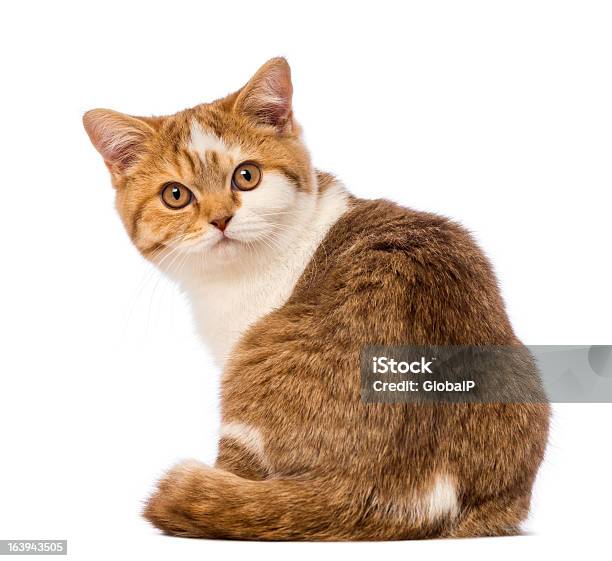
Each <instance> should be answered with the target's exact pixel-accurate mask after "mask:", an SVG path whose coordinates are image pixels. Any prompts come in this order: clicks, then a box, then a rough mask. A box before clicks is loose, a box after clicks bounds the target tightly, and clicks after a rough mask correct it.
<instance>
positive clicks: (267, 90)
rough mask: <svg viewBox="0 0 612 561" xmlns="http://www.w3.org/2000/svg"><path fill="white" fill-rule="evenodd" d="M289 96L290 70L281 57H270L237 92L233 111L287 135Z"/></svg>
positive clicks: (289, 111) (290, 113) (289, 124)
mask: <svg viewBox="0 0 612 561" xmlns="http://www.w3.org/2000/svg"><path fill="white" fill-rule="evenodd" d="M292 96H293V85H292V84H291V68H289V64H288V62H287V61H286V60H285V59H284V58H282V57H279V58H273V59H271V60H269V61H268V62H266V63H265V64H264V65H263V66H262V67H261V68H260V69H259V70H258V71H257V72H256V73H255V75H254V76H253V77H252V78H251V79H250V80H249V82H248V83H247V85H246V86H244V87H243V88H242V89H241V90H240V92H238V96H237V98H236V101H235V103H234V111H237V112H240V113H242V114H244V115H246V116H248V117H250V118H251V119H252V120H254V121H255V122H256V123H258V124H260V125H267V126H273V127H275V128H276V129H277V130H278V131H279V132H288V131H290V130H291V127H292V124H293V123H292V105H291V98H292Z"/></svg>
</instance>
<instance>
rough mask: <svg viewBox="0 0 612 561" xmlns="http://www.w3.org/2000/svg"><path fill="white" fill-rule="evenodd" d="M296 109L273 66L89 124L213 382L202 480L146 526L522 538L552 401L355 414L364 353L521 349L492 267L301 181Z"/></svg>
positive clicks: (414, 227)
mask: <svg viewBox="0 0 612 561" xmlns="http://www.w3.org/2000/svg"><path fill="white" fill-rule="evenodd" d="M291 98H292V84H291V76H290V69H289V66H288V64H287V62H286V61H285V60H284V59H282V58H275V59H272V60H270V61H269V62H267V63H266V64H265V65H264V66H263V67H262V68H261V69H260V70H259V71H258V72H257V73H256V74H255V75H254V76H253V78H251V80H250V81H249V82H248V83H247V84H246V85H245V86H244V87H243V88H242V89H240V90H239V91H237V92H236V93H233V94H231V95H228V96H227V97H225V98H223V99H219V100H217V101H214V102H212V103H206V104H202V105H198V106H196V107H194V108H192V109H187V110H185V111H181V112H179V113H176V114H175V115H171V116H167V117H133V116H128V115H124V114H121V113H117V112H115V111H111V110H107V109H95V110H93V111H89V112H88V113H86V114H85V116H84V119H83V120H84V125H85V129H86V131H87V133H88V134H89V137H90V139H91V141H92V142H93V144H94V146H95V147H96V148H97V150H98V151H99V152H100V154H101V155H102V157H103V158H104V161H105V163H106V166H107V167H108V170H109V171H110V174H111V179H112V183H113V186H114V187H115V193H116V204H117V209H118V211H119V214H120V216H121V218H122V220H123V223H124V225H125V228H126V230H127V232H128V234H129V235H130V237H131V239H132V241H133V243H134V244H135V245H136V247H137V248H138V250H139V251H140V252H141V253H142V255H143V256H144V257H145V258H146V259H149V260H150V261H152V262H153V263H155V264H156V265H157V266H158V267H159V268H160V269H161V270H162V271H163V272H164V273H166V274H168V275H169V276H170V277H171V278H173V279H174V280H175V281H176V282H177V283H178V284H179V285H180V286H181V287H182V288H183V289H184V290H185V291H186V292H187V294H188V295H189V297H190V300H191V304H192V306H193V310H194V316H195V318H196V323H197V328H198V330H199V333H200V334H201V336H202V338H203V340H204V341H205V342H206V343H207V345H208V346H209V348H210V350H211V351H212V353H213V355H214V357H215V359H216V361H217V362H218V364H219V365H220V366H221V367H222V368H223V376H222V404H221V411H222V426H221V438H220V441H219V453H218V458H217V461H216V464H215V465H214V467H211V466H207V465H204V464H201V463H198V462H195V461H194V462H186V463H181V464H180V465H177V466H176V467H174V468H173V469H171V470H170V471H169V472H168V474H167V475H166V476H165V477H164V478H163V479H162V480H161V481H160V482H159V485H158V488H157V491H156V492H155V493H154V495H153V496H152V497H151V498H150V499H149V500H148V503H147V506H146V509H145V512H144V515H145V517H146V518H147V519H148V520H150V521H151V522H152V523H153V524H154V525H155V526H157V527H158V528H160V529H161V530H163V531H164V532H166V533H168V534H176V535H180V536H193V537H205V538H229V539H247V540H398V539H410V538H426V537H464V536H484V535H508V534H514V533H517V532H518V531H519V527H520V523H521V522H522V521H523V520H524V519H525V517H526V516H527V514H528V510H529V505H530V497H531V490H532V486H533V483H534V479H535V476H536V473H537V471H538V467H539V465H540V463H541V461H542V457H543V454H544V450H545V447H546V442H547V434H548V422H549V406H548V404H546V403H521V404H519V403H490V404H444V403H437V404H415V403H413V404H406V403H397V404H384V403H374V404H371V403H370V404H369V403H365V402H364V401H362V400H361V397H360V353H361V351H362V349H363V348H364V347H365V346H367V345H372V344H377V345H505V346H511V345H520V342H519V341H518V340H517V338H516V336H515V335H514V333H513V330H512V327H511V325H510V323H509V321H508V317H507V316H506V313H505V310H504V305H503V302H502V299H501V297H500V294H499V290H498V286H497V282H496V279H495V276H494V273H493V271H492V269H491V267H490V265H489V263H488V262H487V259H486V258H485V256H484V255H483V253H482V252H481V251H480V250H479V249H478V247H477V246H476V245H475V243H474V241H473V240H472V238H471V237H470V235H469V234H468V233H467V232H466V231H465V230H464V229H463V228H461V227H460V226H459V225H457V224H456V223H454V222H452V221H450V220H448V219H447V218H443V217H441V216H437V215H433V214H427V213H423V212H417V211H414V210H410V209H407V208H403V207H400V206H398V205H396V204H394V203H391V202H388V201H385V200H373V201H371V200H363V199H358V198H356V197H353V196H351V195H350V194H349V193H348V192H347V191H346V190H345V189H344V188H343V187H342V185H341V184H340V183H338V182H337V181H336V179H335V178H334V177H333V176H332V175H330V174H327V173H324V172H320V171H317V170H316V169H315V168H314V167H313V165H312V163H311V161H310V157H309V154H308V150H307V149H306V146H305V145H304V143H303V141H302V137H301V130H300V127H299V125H298V124H297V122H296V121H295V118H294V115H293V111H292V103H291Z"/></svg>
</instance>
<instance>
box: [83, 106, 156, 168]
mask: <svg viewBox="0 0 612 561" xmlns="http://www.w3.org/2000/svg"><path fill="white" fill-rule="evenodd" d="M83 123H84V125H85V130H86V131H87V134H88V135H89V138H90V139H91V141H92V143H93V145H94V146H95V147H96V149H97V150H98V152H100V154H101V155H102V157H103V158H104V161H105V162H106V164H107V166H108V167H109V169H110V170H111V171H124V170H125V169H127V168H128V167H129V166H130V165H131V164H132V163H133V162H134V161H135V160H136V158H137V157H138V155H139V153H140V152H141V150H142V146H143V143H144V141H145V139H146V133H145V130H143V129H144V127H145V126H146V125H145V124H144V123H142V126H141V125H140V122H139V121H137V120H136V119H134V118H132V117H128V116H127V115H121V114H119V113H114V112H110V111H108V112H107V111H105V110H94V111H90V112H89V113H86V114H85V116H84V118H83Z"/></svg>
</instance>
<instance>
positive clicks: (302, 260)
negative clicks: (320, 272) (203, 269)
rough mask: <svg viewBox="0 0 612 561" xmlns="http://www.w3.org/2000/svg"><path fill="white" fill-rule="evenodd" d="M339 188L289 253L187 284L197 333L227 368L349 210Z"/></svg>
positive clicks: (267, 255) (321, 202)
mask: <svg viewBox="0 0 612 561" xmlns="http://www.w3.org/2000/svg"><path fill="white" fill-rule="evenodd" d="M347 208H348V203H347V199H346V195H345V192H344V191H343V189H342V188H341V187H339V186H335V185H334V186H331V187H329V188H328V189H327V190H326V191H325V193H323V194H321V195H320V196H319V198H318V201H317V206H316V209H315V212H314V213H313V215H312V218H311V219H310V220H309V221H308V223H306V224H300V225H296V232H297V234H296V236H295V238H294V239H293V240H292V241H291V243H290V244H287V246H286V247H285V248H280V249H278V248H274V249H273V250H268V251H264V252H262V253H261V254H259V255H258V256H256V257H254V258H251V259H245V260H244V262H242V263H239V264H236V265H235V266H232V267H229V268H228V269H227V270H226V271H221V272H216V273H215V274H210V275H202V276H199V277H198V278H190V279H188V281H187V282H184V286H185V288H186V290H187V293H188V296H189V299H190V301H191V304H192V309H193V313H194V319H195V323H196V326H197V329H198V332H199V334H200V336H201V337H202V339H203V340H204V342H205V343H206V344H207V346H208V347H209V349H210V350H211V352H212V353H213V356H214V357H215V360H216V362H217V363H218V364H219V365H220V366H222V365H223V364H224V363H225V360H226V359H227V357H228V356H229V354H230V352H231V349H232V347H233V346H234V345H235V344H236V342H237V341H238V339H239V338H240V337H241V336H242V334H243V333H244V332H245V330H246V329H247V328H248V327H249V326H250V325H252V324H253V323H254V322H256V321H257V320H258V319H259V318H261V317H263V316H264V315H266V314H268V313H269V312H271V311H272V310H274V309H276V308H278V307H280V306H282V305H283V304H284V303H285V302H286V301H287V299H288V298H289V296H290V295H291V293H292V291H293V288H294V287H295V284H296V283H297V281H298V279H299V278H300V276H301V274H302V273H303V272H304V269H305V268H306V266H307V265H308V263H309V261H310V259H311V257H312V256H313V254H314V252H315V251H316V249H317V248H318V246H319V244H320V243H321V241H322V240H323V238H324V237H325V235H326V234H327V232H328V231H329V229H330V228H331V226H332V225H333V224H334V223H335V222H336V221H337V220H338V219H339V218H340V216H342V214H343V213H344V212H345V211H346V210H347Z"/></svg>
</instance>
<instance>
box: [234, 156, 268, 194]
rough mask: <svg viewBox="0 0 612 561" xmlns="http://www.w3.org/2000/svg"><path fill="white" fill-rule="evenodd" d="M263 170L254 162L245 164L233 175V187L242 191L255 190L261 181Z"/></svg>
mask: <svg viewBox="0 0 612 561" xmlns="http://www.w3.org/2000/svg"><path fill="white" fill-rule="evenodd" d="M261 175H262V174H261V168H260V167H259V166H258V165H257V164H256V163H254V162H243V163H242V164H240V165H239V166H238V167H237V168H236V169H235V170H234V174H233V175H232V187H234V188H235V189H240V190H241V191H250V190H251V189H255V187H257V186H258V185H259V182H260V181H261Z"/></svg>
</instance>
